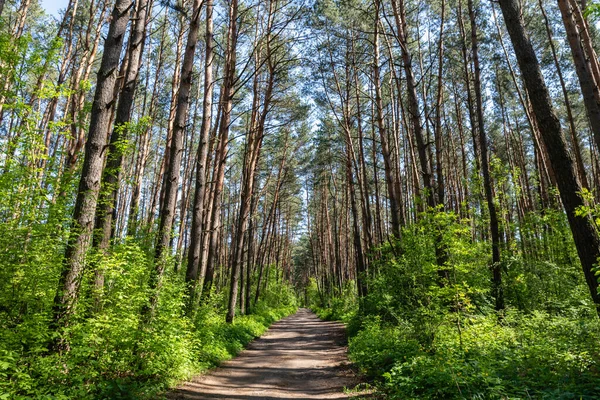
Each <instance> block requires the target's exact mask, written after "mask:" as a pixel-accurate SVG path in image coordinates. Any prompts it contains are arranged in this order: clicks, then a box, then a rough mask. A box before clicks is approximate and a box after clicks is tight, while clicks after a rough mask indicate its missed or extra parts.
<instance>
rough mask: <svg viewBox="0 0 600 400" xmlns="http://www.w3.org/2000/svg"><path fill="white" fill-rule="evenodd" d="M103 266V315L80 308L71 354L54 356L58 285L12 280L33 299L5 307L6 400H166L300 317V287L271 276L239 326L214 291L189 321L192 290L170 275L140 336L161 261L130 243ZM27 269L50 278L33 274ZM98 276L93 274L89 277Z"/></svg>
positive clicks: (1, 332) (0, 376) (1, 334)
mask: <svg viewBox="0 0 600 400" xmlns="http://www.w3.org/2000/svg"><path fill="white" fill-rule="evenodd" d="M102 263H103V265H102V267H103V269H104V271H105V274H106V287H107V290H106V292H105V294H104V305H103V308H102V310H101V311H92V307H91V304H86V302H85V301H82V302H81V303H80V304H79V305H78V310H77V312H76V318H75V320H74V321H73V323H72V324H71V326H70V327H69V328H68V331H67V332H65V333H64V334H65V335H67V336H68V338H69V343H70V351H68V352H65V353H62V354H56V353H55V354H52V353H50V352H49V351H48V343H49V342H50V341H51V339H52V338H53V335H54V333H53V331H52V330H51V329H50V327H49V326H50V324H49V319H50V306H51V300H52V288H53V287H54V286H55V282H54V281H49V282H48V281H37V282H36V281H35V280H30V281H21V282H14V281H13V282H12V284H13V285H14V286H15V287H16V288H18V290H19V291H21V294H23V295H22V296H21V298H22V299H25V300H26V301H23V303H22V306H21V307H19V305H18V304H15V305H14V306H13V307H5V308H3V309H0V399H30V398H36V399H144V398H157V397H158V396H159V394H160V393H161V392H164V391H165V390H167V389H168V388H169V387H172V386H174V385H175V384H176V383H178V382H180V381H182V380H185V379H188V378H190V377H191V376H193V375H194V374H197V373H200V372H202V371H204V370H206V369H208V368H211V367H214V366H216V365H218V364H219V363H220V362H222V361H224V360H227V359H229V358H231V357H233V356H235V355H236V354H237V353H238V352H239V351H241V350H242V349H243V348H244V347H245V346H246V345H247V344H248V343H249V342H250V341H251V340H253V339H254V338H256V337H258V336H260V335H261V334H262V333H263V332H264V331H265V330H266V329H267V328H268V327H269V325H270V324H271V323H273V322H274V321H277V320H278V319H280V318H282V317H284V316H287V315H289V314H291V313H293V312H294V311H295V310H296V302H295V297H294V295H293V291H292V289H291V288H290V287H288V286H287V285H284V284H281V283H278V282H277V280H276V279H275V277H271V279H270V281H269V286H268V289H267V291H266V292H265V293H264V294H263V296H262V299H261V300H260V301H259V303H258V304H256V306H255V307H253V309H252V313H251V314H250V315H245V316H238V317H236V319H235V322H234V323H233V324H227V323H225V319H224V317H223V315H224V314H225V310H224V305H225V304H226V301H225V299H226V298H227V297H226V295H227V294H226V293H224V292H220V293H213V294H212V295H211V297H210V299H209V300H206V299H205V300H203V301H202V302H201V305H200V306H199V308H198V309H197V311H196V312H195V313H194V315H193V316H191V317H188V316H186V315H185V313H184V310H185V308H186V307H185V301H186V296H185V292H186V291H185V283H184V281H183V279H182V278H181V276H180V275H178V274H176V273H174V272H173V271H172V270H171V272H169V273H168V274H167V276H166V277H165V279H164V281H163V283H162V286H161V295H160V301H159V304H158V306H157V309H156V311H155V314H154V317H153V319H152V321H151V323H150V324H148V325H147V326H145V327H144V328H142V329H140V326H143V324H140V315H141V313H140V310H141V309H142V307H143V305H144V304H145V301H147V300H146V299H147V298H148V286H147V283H148V277H149V271H150V270H151V263H152V257H151V256H149V255H148V253H147V252H145V251H143V250H142V249H141V248H140V247H138V245H136V244H135V243H128V244H124V245H121V246H117V247H116V248H115V249H114V251H113V252H112V254H111V255H110V256H109V257H104V258H102ZM29 267H30V265H24V266H22V268H29ZM27 272H28V275H34V274H35V273H38V274H40V275H41V274H47V273H48V272H47V271H45V270H43V269H38V270H37V272H35V270H34V269H33V268H31V270H29V271H27ZM92 278H93V276H92V272H90V273H89V276H87V277H86V279H88V280H89V279H92ZM84 287H87V285H86V286H84ZM36 291H37V292H36ZM3 293H7V291H4V292H3ZM89 297H90V296H86V297H85V298H89ZM89 302H90V303H91V300H89ZM6 304H11V303H6ZM25 306H26V307H27V309H26V311H27V313H24V312H23V307H25Z"/></svg>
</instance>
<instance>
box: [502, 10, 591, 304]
mask: <svg viewBox="0 0 600 400" xmlns="http://www.w3.org/2000/svg"><path fill="white" fill-rule="evenodd" d="M499 4H500V8H501V9H502V14H503V15H504V21H505V23H506V27H507V29H508V33H509V35H510V38H511V41H512V43H513V47H514V50H515V54H516V57H517V61H518V63H519V67H520V69H521V74H522V76H523V80H524V81H525V87H526V88H527V92H528V94H529V98H530V99H531V104H532V106H533V113H534V115H535V118H536V120H537V124H538V126H539V128H540V132H541V134H542V140H543V141H544V143H545V145H546V148H547V149H548V155H549V159H550V160H549V161H550V163H551V165H552V168H553V169H554V172H555V173H556V179H557V184H558V188H559V190H560V197H561V200H562V202H563V205H564V207H565V211H566V213H567V218H568V220H569V226H570V227H571V231H572V233H573V239H574V241H575V246H576V247H577V253H578V255H579V259H580V261H581V266H582V268H583V273H584V275H585V280H586V282H587V285H588V288H589V290H590V294H591V296H592V299H593V301H594V303H595V305H596V310H597V311H600V309H598V305H600V296H599V295H598V282H597V279H596V276H595V275H594V265H595V264H596V263H597V262H598V257H600V238H599V237H598V232H597V231H596V229H595V227H594V223H593V221H592V219H591V217H590V216H578V215H576V211H577V209H578V208H579V207H582V206H584V205H585V203H584V199H583V198H582V197H581V185H580V184H579V182H578V180H577V174H576V172H575V168H574V165H573V161H572V160H571V157H570V155H569V153H568V151H567V146H566V143H565V140H564V138H563V134H562V128H561V125H560V121H559V119H558V117H557V116H556V114H555V112H554V109H553V108H552V102H551V100H550V93H549V92H548V88H547V86H546V83H545V82H544V78H543V76H542V72H541V70H540V65H539V62H538V59H537V56H536V54H535V51H534V49H533V46H532V44H531V41H530V40H529V37H528V36H527V33H526V32H525V28H524V23H523V20H522V18H521V14H520V9H519V6H518V4H517V1H516V0H499Z"/></svg>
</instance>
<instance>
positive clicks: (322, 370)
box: [169, 309, 358, 400]
mask: <svg viewBox="0 0 600 400" xmlns="http://www.w3.org/2000/svg"><path fill="white" fill-rule="evenodd" d="M344 342H345V339H344V326H343V325H342V324H340V323H337V322H324V321H321V320H320V319H319V318H318V317H317V316H316V315H315V314H313V313H312V312H311V311H309V310H307V309H300V310H299V311H298V312H297V313H296V314H294V315H292V316H290V317H288V318H285V319H283V320H281V321H279V322H277V323H275V324H273V326H271V328H270V329H269V331H268V332H267V333H266V334H265V335H264V336H263V337H261V338H259V339H257V340H255V341H254V342H252V343H251V344H250V346H249V347H248V349H247V350H245V351H243V352H242V353H241V354H240V355H239V356H238V357H237V358H235V359H233V360H231V361H228V362H226V363H224V364H223V365H222V366H221V367H220V368H218V369H216V370H215V371H213V372H211V373H209V374H208V375H203V376H199V377H198V378H197V379H195V380H194V381H192V382H189V383H186V384H184V385H183V386H181V387H179V388H178V389H177V390H176V391H175V392H174V393H172V394H170V395H169V398H170V399H248V400H252V399H256V400H258V399H266V400H268V399H346V398H349V397H350V395H347V394H344V388H345V387H348V388H352V387H354V386H355V385H356V384H357V383H358V379H357V377H356V376H355V375H354V373H353V372H352V370H351V369H350V368H349V364H348V360H347V358H346V347H345V344H344Z"/></svg>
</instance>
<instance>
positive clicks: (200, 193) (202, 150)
mask: <svg viewBox="0 0 600 400" xmlns="http://www.w3.org/2000/svg"><path fill="white" fill-rule="evenodd" d="M205 46H206V55H205V59H204V99H203V104H202V124H201V126H200V143H199V144H198V159H197V165H196V189H195V192H194V205H193V211H192V227H191V231H190V249H189V252H188V265H187V271H186V274H185V279H186V282H187V284H188V293H189V301H190V305H192V306H193V302H194V299H195V293H194V292H195V287H196V282H197V280H198V272H199V269H200V263H201V261H202V259H203V258H202V254H201V250H202V249H201V247H202V241H203V237H204V235H205V233H203V232H202V227H203V220H204V214H205V208H204V206H205V203H206V201H205V198H206V196H207V194H208V187H207V184H206V176H207V174H206V169H207V167H208V165H207V164H208V162H207V161H208V148H209V143H208V141H209V136H210V121H211V115H212V96H213V88H214V82H213V61H214V44H213V0H207V1H206V34H205ZM200 284H202V282H200ZM200 287H201V286H200Z"/></svg>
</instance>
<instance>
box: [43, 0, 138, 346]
mask: <svg viewBox="0 0 600 400" xmlns="http://www.w3.org/2000/svg"><path fill="white" fill-rule="evenodd" d="M131 6H132V3H131V1H130V0H117V2H116V3H115V7H114V10H113V12H112V20H111V23H110V27H109V30H108V34H107V36H106V40H105V42H104V52H103V55H102V63H101V64H100V70H99V71H98V78H97V86H96V93H95V95H94V102H93V104H92V112H91V121H90V128H89V133H88V140H87V144H86V146H85V158H84V162H83V169H82V172H81V180H80V182H79V189H78V192H77V200H76V201H75V209H74V211H73V222H72V224H73V225H72V232H71V235H70V237H69V242H68V243H67V248H66V251H65V261H64V265H63V270H62V273H61V277H60V281H59V284H58V290H57V292H56V297H55V298H54V307H53V326H54V328H55V329H61V328H64V327H66V326H68V324H69V319H70V317H71V315H72V314H73V312H74V307H75V304H76V301H77V296H78V291H79V285H80V283H81V275H82V273H83V269H84V266H85V261H84V260H85V256H86V253H87V251H88V249H89V248H90V245H91V242H92V231H93V229H94V214H95V212H96V206H97V203H98V193H99V191H100V178H101V176H102V168H103V162H104V157H103V154H104V148H105V146H106V132H107V130H108V125H109V123H110V114H111V108H112V102H113V98H112V96H113V89H114V85H115V81H116V79H117V73H118V67H119V57H120V54H121V50H122V48H123V38H124V36H125V31H126V29H127V23H128V22H129V11H130V9H131ZM54 348H55V349H56V350H62V349H65V348H66V342H65V341H64V339H61V338H59V339H57V340H56V341H55V343H54Z"/></svg>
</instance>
